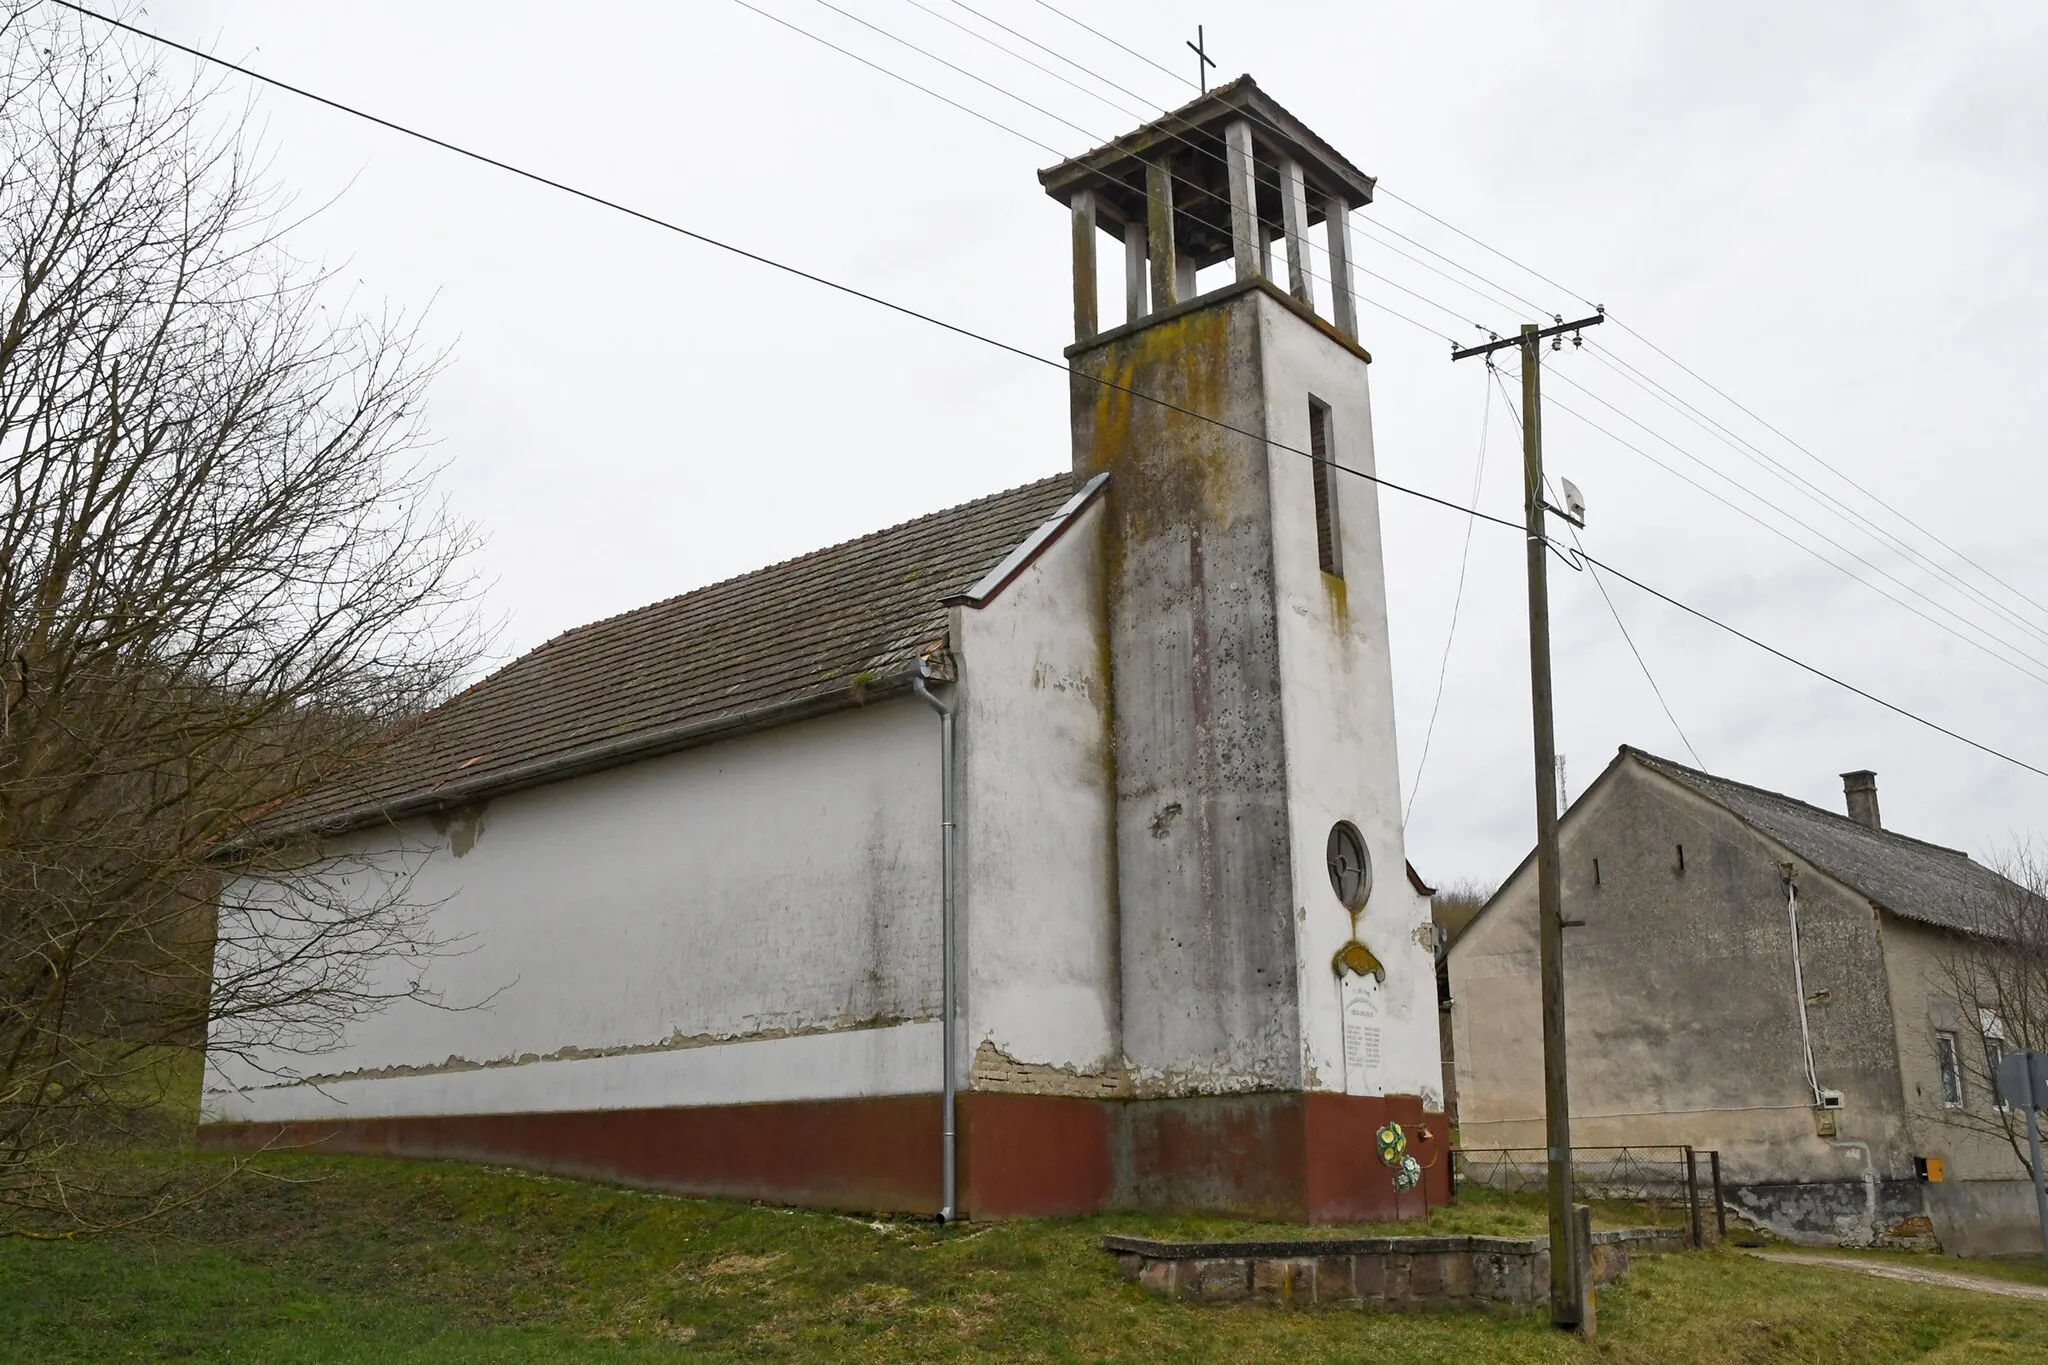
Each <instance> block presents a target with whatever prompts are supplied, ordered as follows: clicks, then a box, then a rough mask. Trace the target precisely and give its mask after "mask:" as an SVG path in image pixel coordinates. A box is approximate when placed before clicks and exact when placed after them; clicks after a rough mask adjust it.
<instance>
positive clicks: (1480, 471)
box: [1401, 357, 1493, 830]
mask: <svg viewBox="0 0 2048 1365" xmlns="http://www.w3.org/2000/svg"><path fill="white" fill-rule="evenodd" d="M1486 367H1487V369H1489V370H1491V369H1492V368H1493V360H1492V358H1491V357H1488V359H1487V363H1486ZM1492 425H1493V393H1492V391H1491V390H1490V389H1489V390H1488V391H1487V392H1486V402H1485V404H1484V405H1483V406H1482V407H1481V408H1480V410H1479V456H1478V459H1477V460H1475V461H1474V463H1473V466H1472V510H1473V511H1475V512H1476V511H1478V510H1479V489H1480V486H1481V485H1482V484H1483V483H1484V482H1485V480H1486V437H1487V433H1488V430H1489V429H1490V428H1491V426H1492ZM1478 524H1479V523H1478V522H1477V521H1473V520H1467V521H1466V523H1465V545H1464V548H1463V549H1461V550H1460V551H1459V552H1458V588H1457V591H1456V592H1454V593H1452V594H1451V625H1450V629H1448V630H1446V631H1445V632H1444V657H1443V661H1442V662H1441V663H1439V664H1438V665H1437V669H1436V699H1435V700H1434V701H1432V702H1431V703H1430V704H1429V724H1428V725H1427V726H1426V727H1424V729H1423V731H1422V756H1421V757H1420V758H1418V759H1416V760H1415V780H1414V781H1413V782H1410V783H1409V784H1408V804H1407V805H1405V806H1403V807H1402V808H1401V828H1402V829H1404V830H1405V829H1407V828H1408V820H1409V818H1410V817H1411V816H1413V815H1414V814H1415V798H1416V796H1417V795H1418V794H1420V792H1421V791H1422V775H1423V774H1424V773H1425V772H1427V771H1429V746H1430V743H1431V741H1433V740H1434V739H1435V738H1436V718H1437V714H1438V712H1440V711H1442V710H1443V706H1444V680H1445V679H1446V678H1448V677H1449V676H1450V672H1451V643H1452V642H1453V641H1454V640H1456V639H1457V638H1458V609H1459V608H1460V607H1461V606H1463V605H1464V602H1465V570H1466V568H1467V567H1468V566H1469V565H1470V564H1471V562H1472V531H1473V528H1474V527H1476V526H1477V525H1478Z"/></svg>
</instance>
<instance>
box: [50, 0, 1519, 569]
mask: <svg viewBox="0 0 2048 1365" xmlns="http://www.w3.org/2000/svg"><path fill="white" fill-rule="evenodd" d="M49 2H50V3H51V4H53V5H56V6H58V7H59V8H62V9H68V10H71V11H72V12H74V13H77V14H82V15H85V16H86V17H88V18H91V19H96V20H98V21H99V22H101V23H103V24H106V25H108V26H109V27H110V28H115V29H119V30H121V31H122V32H124V33H130V34H133V35H134V36H136V37H138V38H143V39H146V40H147V41H149V42H153V43H157V44H160V45H161V46H163V47H167V48H170V49H172V50H173V51H176V52H182V53H184V54H185V55H186V56H188V57H193V58H196V59H198V60H199V61H203V62H206V63H209V64H210V65H213V66H218V67H220V68H222V69H223V70H227V71H232V72H234V73H235V74H237V75H240V76H246V77H248V78H249V79H250V80H253V81H257V82H260V83H262V84H264V85H268V86H272V87H274V88H276V89H279V90H283V91H285V92H287V93H288V94H293V95H297V96H299V97H300V98H301V99H307V100H311V101H312V102H314V103H315V104H320V105H324V106H326V107H327V108H329V109H333V110H335V111H336V112H338V113H343V114H348V115H350V116H351V117H353V118H359V119H362V120H364V121H365V122H368V123H374V124H376V125H377V126H378V127H380V128H384V129H388V130H389V131H391V132H394V133H399V134H401V135H403V136H405V137H409V138H413V139H416V140H418V141H420V142H424V143H427V144H428V145H429V146H433V147H438V148H440V149H441V150H442V151H446V152H453V153H454V154H455V155H457V156H460V157H465V158H467V159H469V160H471V161H475V162H478V163H479V164H481V165H485V166H489V167H491V168H492V169H494V170H500V171H504V172H506V173H507V174H509V175H515V176H518V177H519V178H521V179H523V180H530V181H532V182H533V183H535V184H537V185H543V186H546V187H547V188H549V189H552V190H558V191H560V192H561V193H563V194H567V195H571V196H573V197H575V198H577V199H581V200H584V201H585V202H587V203H591V204H596V205H598V206H599V207H601V208H607V209H611V210H612V211H613V212H615V213H622V214H625V215H626V216H627V217H629V218H634V219H637V220H639V221H640V222H643V223H646V224H648V225H649V226H651V227H658V228H661V229H663V230H664V231H668V232H673V233H675V234H677V235H678V236H681V237H687V238H689V239H690V240H691V241H694V242H699V243H702V244H703V245H705V246H709V247H716V248H717V249H718V250H720V251H725V252H730V253H731V254H732V255H735V256H738V257H740V258H742V259H743V260H748V261H752V262H754V263H755V264H757V265H764V266H767V267H769V268H770V269H773V270H779V271H781V272H782V273H784V274H786V275H791V276H794V277H795V278H797V279H800V280H804V281H807V282H808V283H811V284H816V285H820V286H823V287H824V288H826V289H830V290H833V291H835V292H837V293H840V294H844V295H846V296H848V297H849V298H855V299H859V300H861V301H862V302H864V303H871V304H874V305H875V306H876V307H878V308H886V309H888V310H889V311H890V312H892V313H897V314H900V315H901V316H903V317H907V318H912V319H915V320H916V321H918V322H923V323H929V324H930V325H932V326H934V327H938V328H942V329H943V330H945V331H948V332H951V333H953V334H954V335H955V336H960V337H965V338H967V339H968V340H970V341H978V342H980V343H982V344H983V345H985V346H992V347H994V348H995V349H997V350H999V351H1004V352H1007V353H1008V354H1010V355H1014V356H1018V357H1020V358H1022V359H1025V360H1029V361H1032V362H1034V363H1036V364H1040V365H1044V366H1046V367H1048V368H1050V369H1054V370H1058V371H1059V372H1060V373H1062V374H1067V375H1075V376H1079V377H1080V378H1083V379H1086V380H1088V381H1089V382H1091V383H1093V384H1096V385H1099V386H1101V387H1102V388H1105V389H1110V390H1112V391H1114V392H1118V393H1122V394H1126V395H1128V396H1129V397H1131V398H1135V399H1138V400H1139V401H1141V402H1146V403H1150V404H1152V405H1154V406H1155V407H1159V408H1163V409H1165V410H1167V411H1169V412H1174V413H1178V414H1180V415H1181V416H1183V417H1190V418H1193V419H1195V420H1196V421H1199V422H1206V423H1208V424H1209V425H1211V426H1214V427H1218V428H1220V429H1222V430H1224V431H1228V432H1231V433H1233V434H1235V435H1238V436H1243V437H1246V438H1248V439H1250V440H1253V441H1257V442H1259V443H1260V444H1262V445H1268V446H1272V447H1273V448H1275V449H1277V450H1284V451H1286V452H1288V453H1289V454H1293V455H1299V456H1301V457H1302V458H1304V459H1309V460H1317V461H1318V462H1319V463H1322V464H1327V465H1329V466H1330V467H1331V468H1333V469H1337V470H1340V471H1342V472H1344V473H1347V474H1352V475H1355V476H1357V477H1358V478H1361V479H1364V480H1366V481H1367V482H1369V483H1372V484H1376V485H1378V486H1379V487H1381V488H1389V489H1392V490H1394V491H1395V492H1397V493H1405V494H1407V495H1408V496H1410V497H1414V498H1419V499H1421V500H1422V501H1424V502H1429V503H1435V504H1436V505H1438V506H1440V507H1447V508H1449V509H1451V510H1452V511H1454V512H1461V513H1466V514H1467V515H1471V516H1477V517H1479V518H1480V519H1481V520H1483V521H1491V522H1494V523H1496V524H1498V525H1501V526H1507V527H1511V528H1514V529H1516V530H1519V529H1521V528H1520V523H1518V522H1512V521H1508V520H1507V519H1505V518H1503V517H1496V516H1491V515H1489V514H1487V513H1484V512H1472V511H1470V510H1469V509H1467V508H1465V507H1461V506H1460V505H1459V504H1457V503H1455V502H1452V501H1450V500H1449V499H1448V498H1440V497H1438V496H1436V495H1435V494H1433V493H1425V492H1423V491H1422V490H1421V489H1419V488H1410V487H1407V486H1406V485H1404V484H1398V483H1395V482H1394V481H1393V480H1391V479H1384V478H1381V477H1380V476H1379V475H1377V474H1369V473H1367V472H1366V471H1364V470H1362V469H1354V468H1352V467H1351V466H1349V465H1345V464H1341V463H1339V462H1338V461H1336V460H1331V459H1327V458H1322V457H1318V456H1316V455H1314V454H1313V453H1311V452H1310V451H1307V450H1302V449H1300V448H1298V447H1295V446H1291V445H1288V444H1286V443H1285V442H1282V441H1276V440H1273V439H1272V438H1271V437H1269V436H1267V435H1265V434H1264V433H1262V432H1256V431H1250V430H1247V429H1246V428H1244V427H1240V426H1237V425H1235V424H1233V423H1230V422H1226V421H1224V420H1223V419H1222V418H1219V417H1212V416H1210V415H1209V414H1207V413H1203V412H1197V411H1195V410H1194V409H1192V408H1188V407H1183V406H1182V405H1180V404H1178V403H1175V402H1173V401H1172V400H1170V399H1166V398H1160V397H1157V396H1155V395H1153V394H1149V393H1145V392H1143V391H1141V390H1138V389H1134V388H1131V387H1129V386H1128V385H1124V384H1119V383H1117V382H1116V381H1115V380H1112V379H1104V378H1101V377H1099V376H1096V375H1091V374H1088V373H1086V372H1084V371H1081V370H1077V369H1075V368H1074V367H1073V366H1071V365H1069V364H1067V363H1066V362H1064V361H1061V360H1055V359H1053V358H1052V357H1050V356H1044V355H1040V354H1039V353H1038V352H1036V351H1032V350H1028V349H1026V348H1025V347H1022V346H1018V345H1015V344H1013V343H1011V342H1007V341H1003V340H1001V339H1000V338H997V337H993V336H990V335H988V334H987V333H985V332H977V331H975V330H974V329H973V328H971V327H966V326H963V325H961V324H960V323H957V322H948V321H946V320H945V319H944V318H941V317H937V316H935V315H933V314H931V313H926V312H923V311H920V310H919V309H916V308H912V307H911V306H909V305H908V304H903V303H897V302H895V301H894V300H892V299H887V298H884V297H882V296H881V295H879V294H871V293H869V292H868V291H866V290H864V289H860V288H858V287H856V286H854V285H850V284H844V283H841V282H840V281H838V280H835V279H832V278H830V277H829V276H825V275H820V274H818V273H816V272H815V271H810V270H806V269H804V268H803V267H801V266H795V265H790V264H788V263H787V262H784V261H779V260H776V259H775V258H774V257H772V256H764V255H762V254H761V253H759V252H756V251H749V250H748V249H747V248H745V247H742V246H737V245H734V244H733V243H731V242H727V241H723V240H721V239H720V238H717V237H713V236H710V235H709V234H708V233H703V232H698V231H696V230H694V229H692V228H687V227H684V226H682V225H681V224H679V223H675V222H672V221H671V220H669V219H666V218H662V217H659V216H657V215H655V214H652V213H649V212H647V211H645V210H644V209H636V208H633V207H632V206H630V205H628V204H624V203H621V202H619V201H618V200H615V199H608V198H606V197H605V196H603V195H601V194H597V193H595V192H593V191H590V190H585V189H579V188H578V187H576V186H574V185H571V184H568V183H566V182H564V181H560V180H556V179H553V178H552V177H549V176H546V175H542V174H541V173H540V172H538V171H530V170H527V169H526V168H524V167H522V166H517V165H514V164H513V163H511V162H509V161H501V160H499V159H498V158H497V157H494V156H490V155H488V154H486V153H484V152H478V151H472V150H470V149H469V148H467V147H464V146H461V145H459V144H457V143H453V142H449V141H447V140H446V139H444V138H439V137H435V136H434V135H433V134H431V133H425V132H421V131H419V130H418V129H416V128H410V127H407V126H406V125H405V124H402V123H396V122H393V121H392V120H390V119H387V118H383V117H380V116H379V115H376V114H372V113H370V112H368V111H367V110H363V109H359V108H357V107H355V106H354V105H350V104H346V103H343V102H342V101H340V100H337V99H331V98H329V97H328V96H326V95H321V94H316V93H315V92H313V91H311V90H308V89H306V88H305V87H303V86H299V85H293V84H292V83H290V82H289V81H285V80H281V79H279V78H277V77H275V76H268V75H265V74H264V73H262V72H260V71H257V70H254V69H253V68H251V67H247V66H243V65H240V64H239V63H236V62H232V61H229V60H228V59H227V58H225V57H219V56H215V55H214V54H212V53H210V52H205V51H203V50H201V49H199V48H196V47H190V46H187V45H186V44H184V43H180V42H178V41H176V40H175V39H172V38H167V37H164V36H163V35H161V34H157V33H152V32H150V31H149V30H148V29H144V28H138V27H136V26H135V25H133V24H130V23H127V22H125V21H123V20H120V19H115V18H112V17H110V16H108V15H105V14H101V13H99V12H98V11H96V10H91V9H88V8H86V7H85V6H83V5H80V4H76V3H74V0H49ZM740 2H742V3H743V0H740Z"/></svg>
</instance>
